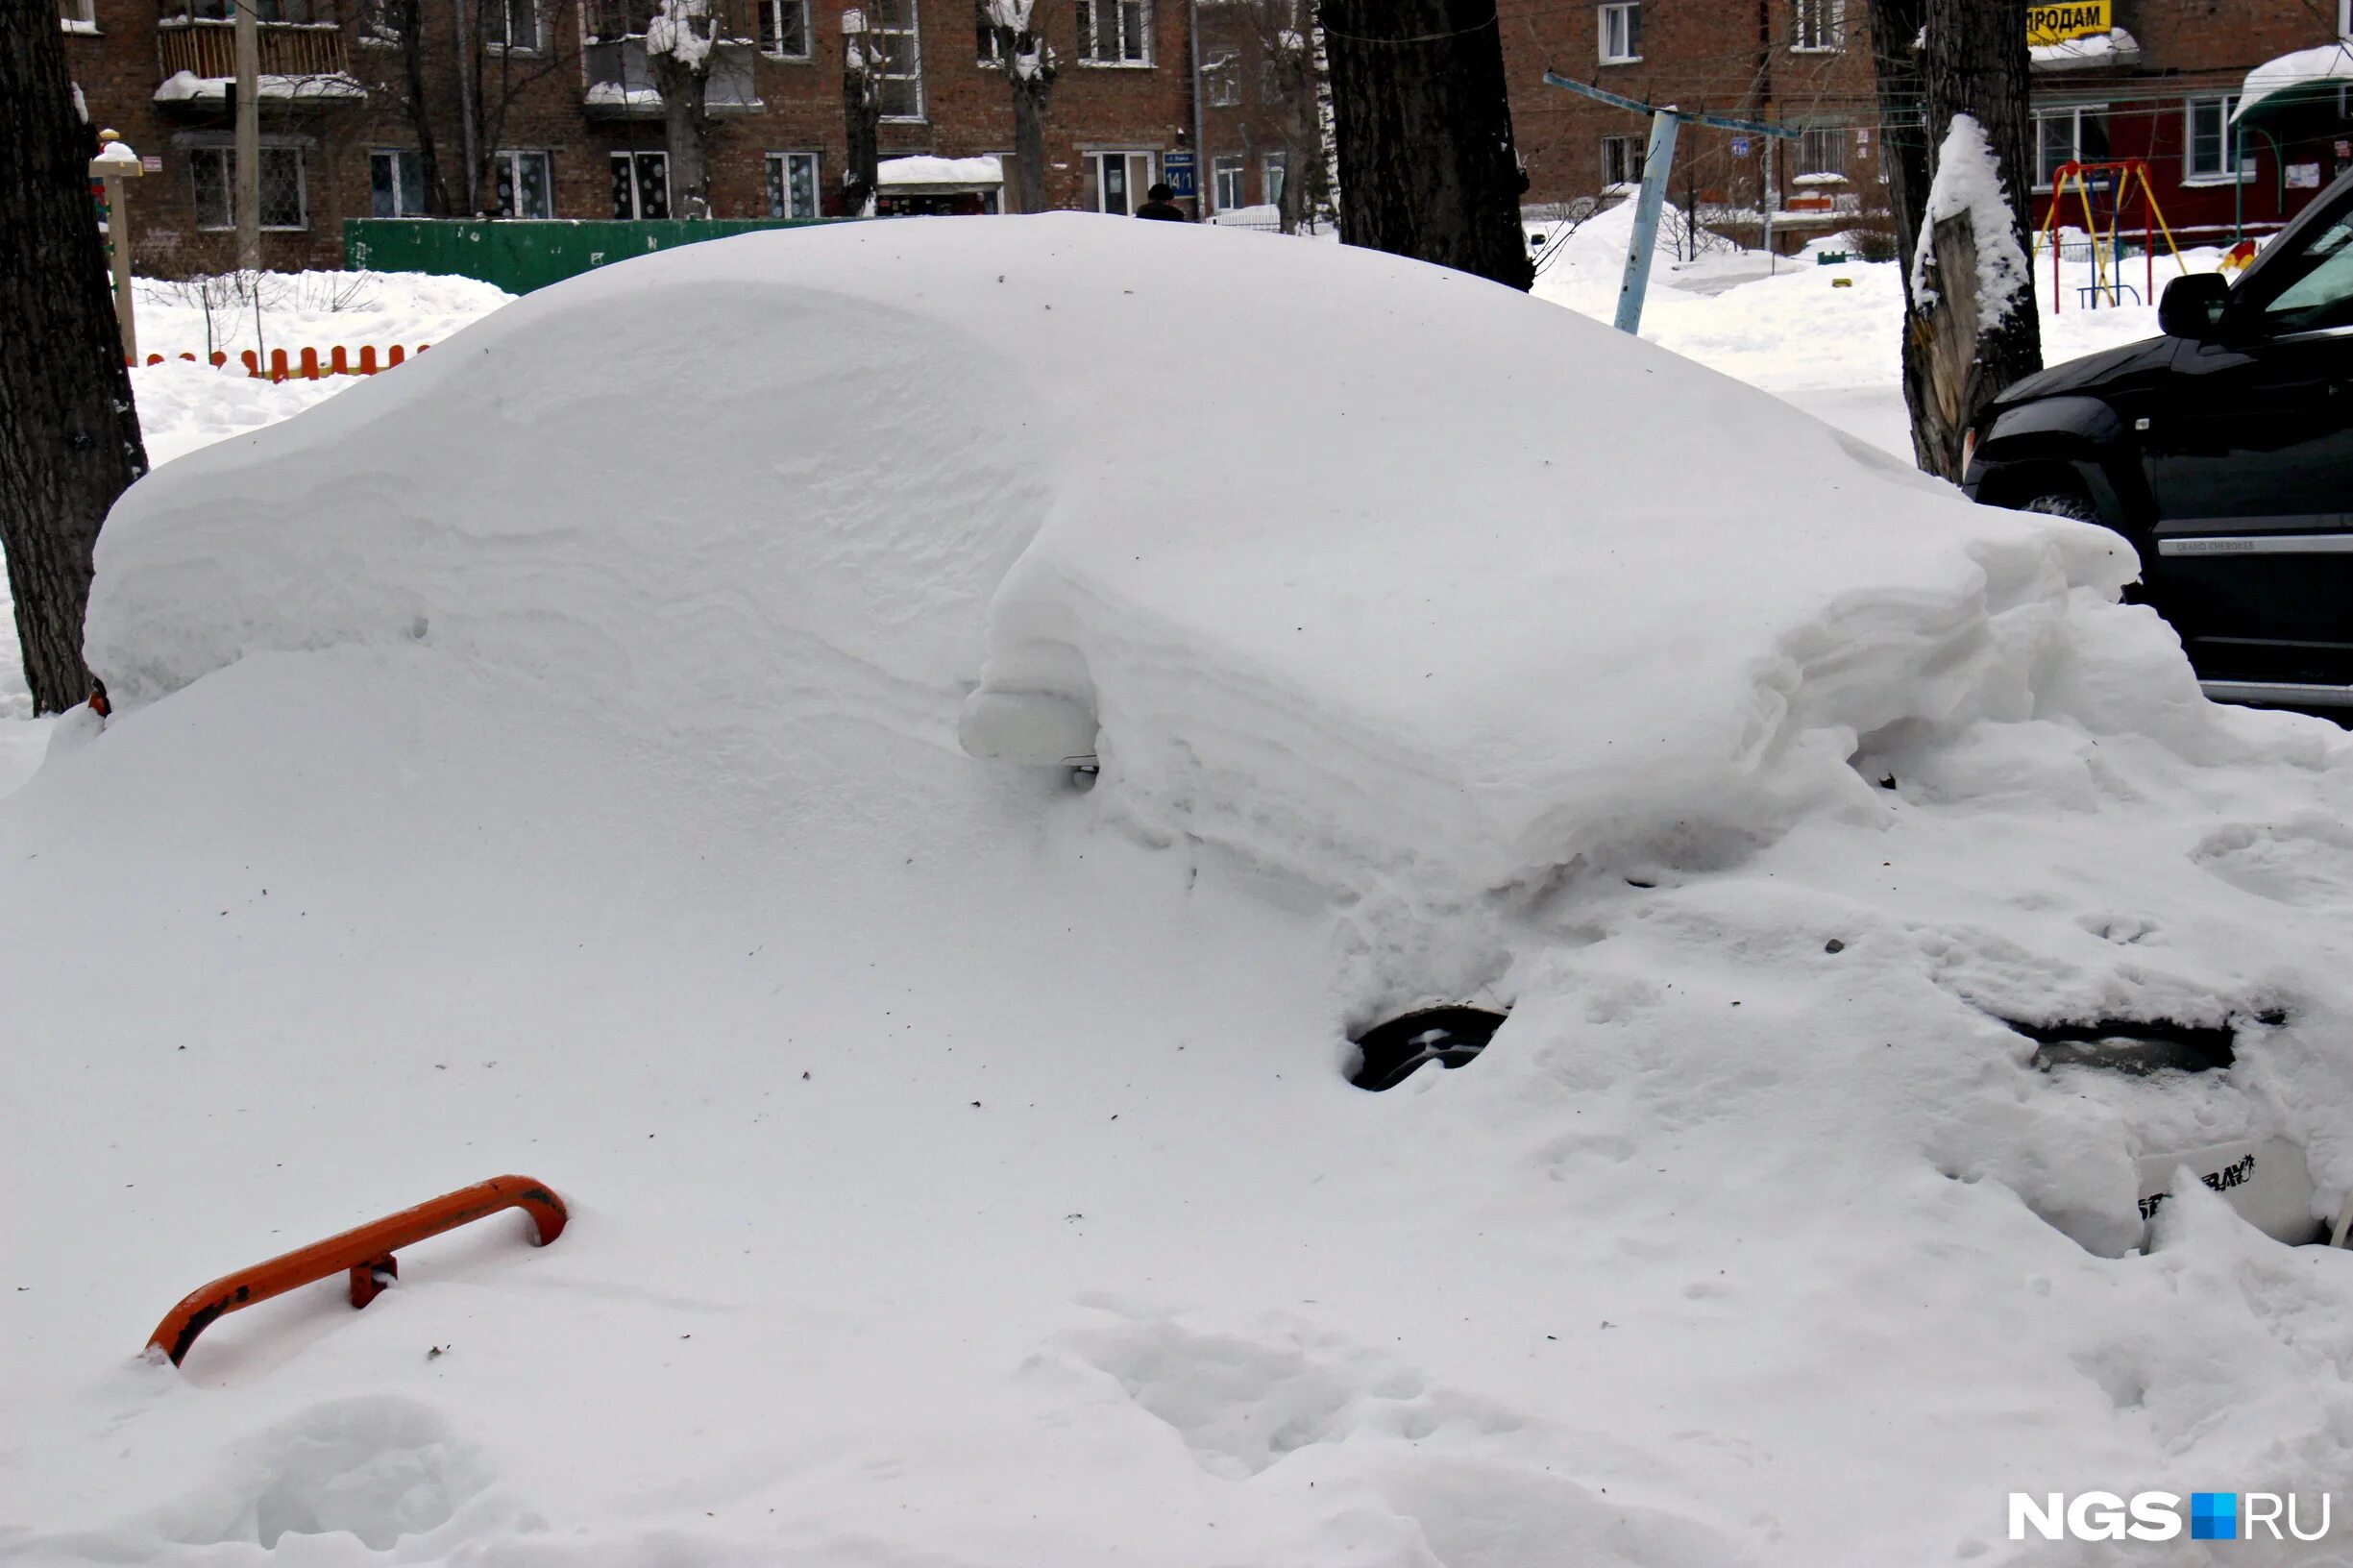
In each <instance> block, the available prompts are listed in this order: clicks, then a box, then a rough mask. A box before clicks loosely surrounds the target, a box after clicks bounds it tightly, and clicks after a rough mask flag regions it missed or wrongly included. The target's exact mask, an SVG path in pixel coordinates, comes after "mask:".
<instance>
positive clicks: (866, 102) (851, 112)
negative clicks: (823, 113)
mask: <svg viewBox="0 0 2353 1568" xmlns="http://www.w3.org/2000/svg"><path fill="white" fill-rule="evenodd" d="M865 47H870V46H869V45H865V44H863V43H862V42H861V40H857V39H852V40H850V43H849V48H850V50H851V51H853V54H852V58H850V59H849V60H848V61H847V63H846V65H845V66H844V68H843V72H842V120H843V125H844V128H845V134H846V139H847V141H848V157H847V159H846V166H845V168H844V171H843V176H842V211H843V216H845V217H851V218H854V217H858V216H861V215H862V214H864V213H865V211H866V210H867V208H868V206H869V204H870V203H871V202H872V201H873V199H874V189H875V186H876V184H878V183H879V181H880V180H881V174H880V169H881V164H882V95H881V92H880V89H879V87H878V86H877V84H876V82H875V80H874V75H873V72H872V71H871V70H870V69H869V68H868V67H867V66H866V65H865V64H864V63H863V61H861V60H860V59H859V58H856V53H855V52H857V51H860V50H862V49H863V48H865Z"/></svg>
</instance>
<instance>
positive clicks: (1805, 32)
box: [1789, 0, 1847, 54]
mask: <svg viewBox="0 0 2353 1568" xmlns="http://www.w3.org/2000/svg"><path fill="white" fill-rule="evenodd" d="M1791 10H1792V11H1793V12H1794V13H1795V14H1794V17H1793V20H1794V21H1795V23H1796V25H1795V27H1794V28H1793V30H1792V32H1791V35H1790V39H1789V46H1790V47H1791V48H1792V49H1796V50H1799V51H1801V52H1805V53H1820V54H1828V53H1830V52H1832V51H1834V50H1839V49H1844V48H1845V47H1846V46H1847V0H1791Z"/></svg>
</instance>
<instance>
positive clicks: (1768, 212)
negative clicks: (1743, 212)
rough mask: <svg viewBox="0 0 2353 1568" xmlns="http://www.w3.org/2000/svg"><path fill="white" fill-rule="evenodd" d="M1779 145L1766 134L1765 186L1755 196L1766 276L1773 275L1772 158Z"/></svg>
mask: <svg viewBox="0 0 2353 1568" xmlns="http://www.w3.org/2000/svg"><path fill="white" fill-rule="evenodd" d="M1779 145H1780V142H1779V138H1778V137H1775V136H1767V137H1766V138H1765V186H1764V189H1763V190H1762V191H1760V192H1758V194H1757V198H1756V205H1757V206H1758V207H1760V208H1764V212H1765V276H1766V277H1768V278H1770V277H1772V276H1773V263H1774V256H1775V252H1774V249H1773V208H1774V205H1775V203H1774V199H1773V159H1774V158H1775V156H1776V153H1777V150H1778V148H1779Z"/></svg>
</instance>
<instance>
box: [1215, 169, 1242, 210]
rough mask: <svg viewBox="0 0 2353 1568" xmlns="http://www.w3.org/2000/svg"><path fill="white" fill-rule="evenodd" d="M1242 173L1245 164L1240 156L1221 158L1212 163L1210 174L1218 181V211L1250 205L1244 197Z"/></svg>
mask: <svg viewBox="0 0 2353 1568" xmlns="http://www.w3.org/2000/svg"><path fill="white" fill-rule="evenodd" d="M1242 173H1243V164H1242V160H1241V159H1238V158H1221V159H1217V161H1216V162H1214V163H1213V164H1212V165H1210V174H1211V176H1212V177H1213V179H1214V180H1215V181H1216V182H1217V184H1216V190H1217V210H1218V211H1220V212H1231V211H1233V210H1234V208H1238V207H1245V206H1247V205H1249V204H1248V203H1247V202H1245V201H1244V200H1243V198H1242Z"/></svg>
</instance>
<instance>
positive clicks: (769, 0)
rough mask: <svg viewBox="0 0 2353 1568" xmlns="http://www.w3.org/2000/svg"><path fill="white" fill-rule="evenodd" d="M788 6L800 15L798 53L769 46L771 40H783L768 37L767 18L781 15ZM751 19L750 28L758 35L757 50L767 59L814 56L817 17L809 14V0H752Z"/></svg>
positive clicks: (808, 58) (810, 57)
mask: <svg viewBox="0 0 2353 1568" xmlns="http://www.w3.org/2000/svg"><path fill="white" fill-rule="evenodd" d="M788 8H789V9H790V10H791V11H792V12H794V13H795V14H797V15H798V16H799V17H800V49H799V52H798V53H795V52H793V51H791V50H788V49H784V48H781V47H779V48H771V47H769V45H770V44H771V43H772V42H775V43H778V44H781V43H782V41H783V40H782V39H781V38H774V39H772V37H770V31H769V25H768V23H769V18H771V17H772V16H774V17H780V16H783V15H784V14H785V13H786V11H787V9H788ZM751 21H752V29H751V30H752V32H753V33H755V34H756V35H758V37H759V40H760V41H759V44H758V48H759V51H760V53H761V54H762V55H764V56H766V57H767V58H768V59H770V60H792V61H805V60H810V59H813V58H814V57H815V52H816V38H815V37H814V34H815V32H816V27H817V19H816V18H815V17H813V16H811V15H810V14H809V0H753V5H752V12H751Z"/></svg>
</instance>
